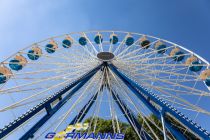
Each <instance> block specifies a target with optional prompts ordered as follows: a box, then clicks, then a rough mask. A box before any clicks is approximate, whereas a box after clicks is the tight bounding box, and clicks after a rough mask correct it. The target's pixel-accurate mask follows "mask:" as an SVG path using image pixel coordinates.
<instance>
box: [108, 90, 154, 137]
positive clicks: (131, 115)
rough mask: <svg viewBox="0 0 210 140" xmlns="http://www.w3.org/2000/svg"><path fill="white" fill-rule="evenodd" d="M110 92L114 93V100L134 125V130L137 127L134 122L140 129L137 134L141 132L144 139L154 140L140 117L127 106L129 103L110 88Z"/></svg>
mask: <svg viewBox="0 0 210 140" xmlns="http://www.w3.org/2000/svg"><path fill="white" fill-rule="evenodd" d="M110 92H111V94H112V97H113V99H114V101H115V102H116V104H117V105H118V107H119V108H120V110H121V111H122V113H123V114H125V118H126V119H127V121H128V122H129V123H130V125H131V126H132V127H133V130H135V131H136V129H135V128H134V126H133V125H132V124H134V125H135V126H136V128H137V131H138V132H136V133H137V134H138V133H140V137H141V139H142V140H152V138H151V137H150V135H149V134H148V133H147V132H146V131H145V130H143V128H142V126H141V124H140V123H139V122H138V119H137V118H136V116H135V115H134V113H133V112H132V111H131V109H130V108H128V107H127V105H126V104H125V103H124V102H123V101H122V100H121V99H120V97H119V96H118V95H117V94H116V93H115V92H114V91H113V90H110ZM123 108H124V109H123ZM129 118H130V119H129ZM145 138H146V139H145Z"/></svg>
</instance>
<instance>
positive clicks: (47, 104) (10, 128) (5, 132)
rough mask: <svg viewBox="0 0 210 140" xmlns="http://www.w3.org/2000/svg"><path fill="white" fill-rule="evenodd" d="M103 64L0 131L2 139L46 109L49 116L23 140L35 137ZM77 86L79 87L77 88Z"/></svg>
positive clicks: (35, 126)
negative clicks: (53, 104) (53, 105)
mask: <svg viewBox="0 0 210 140" xmlns="http://www.w3.org/2000/svg"><path fill="white" fill-rule="evenodd" d="M102 65H103V64H101V65H99V66H97V67H95V68H94V69H92V70H91V71H89V72H88V73H86V74H84V75H83V76H81V77H80V78H78V79H77V80H75V81H74V82H72V83H70V84H69V85H68V86H66V87H64V88H63V89H61V90H59V91H58V92H57V93H55V94H53V95H51V96H50V97H48V98H46V99H45V100H44V101H43V102H41V103H40V104H38V105H37V106H35V107H34V108H32V109H30V110H29V111H28V112H26V113H25V114H23V115H22V116H21V117H19V118H17V119H16V120H14V121H13V122H11V123H9V125H6V126H5V127H4V128H3V129H0V139H2V138H3V137H5V136H6V135H8V134H9V133H10V132H12V131H14V130H15V129H16V128H18V127H19V126H21V125H22V124H23V123H24V122H26V121H27V120H29V119H30V118H32V117H33V116H35V115H36V114H37V113H38V112H40V111H41V110H43V109H46V111H47V115H46V116H44V117H43V118H42V119H40V121H38V122H37V123H36V124H35V125H34V126H33V127H32V128H31V129H30V130H29V131H27V132H26V133H25V134H24V136H23V137H21V139H22V140H26V139H29V138H31V137H33V134H34V133H35V132H36V131H37V130H38V129H39V128H40V127H41V126H42V125H43V124H44V123H45V122H46V121H47V120H49V118H51V116H52V115H53V114H55V113H56V112H57V111H58V109H60V108H61V107H62V106H63V105H64V104H65V103H66V102H67V101H68V100H69V99H70V97H71V96H72V94H74V93H75V92H76V91H77V90H79V89H80V88H81V87H82V86H83V85H84V84H85V83H86V82H87V81H88V80H89V79H90V78H91V77H92V76H93V75H94V74H95V73H96V72H97V71H98V70H99V69H100V68H101V67H102ZM76 85H77V86H76ZM75 86H76V87H75ZM73 87H75V88H74V89H73V90H72V91H71V92H70V93H69V94H67V95H66V96H65V97H64V98H63V99H62V98H61V96H62V95H63V94H65V93H67V92H68V91H69V90H71V89H72V88H73ZM57 99H60V101H59V103H58V104H57V105H56V106H55V107H53V108H51V103H52V102H54V101H55V100H57Z"/></svg>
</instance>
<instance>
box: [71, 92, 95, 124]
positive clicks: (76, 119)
mask: <svg viewBox="0 0 210 140" xmlns="http://www.w3.org/2000/svg"><path fill="white" fill-rule="evenodd" d="M97 97H98V92H97V93H96V94H95V95H93V96H92V97H91V98H90V100H89V101H88V103H87V104H85V105H84V106H83V108H82V109H81V110H80V112H79V113H78V114H77V115H76V116H75V117H74V119H73V120H72V121H71V122H70V125H74V124H75V123H77V122H81V121H82V120H83V119H84V117H85V115H86V114H87V113H88V111H89V110H90V108H91V107H92V105H93V103H95V101H96V99H97Z"/></svg>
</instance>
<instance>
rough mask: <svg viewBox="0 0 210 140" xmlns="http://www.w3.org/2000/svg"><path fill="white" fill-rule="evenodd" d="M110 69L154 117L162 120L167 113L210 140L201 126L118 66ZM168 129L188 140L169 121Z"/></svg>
mask: <svg viewBox="0 0 210 140" xmlns="http://www.w3.org/2000/svg"><path fill="white" fill-rule="evenodd" d="M108 67H109V68H110V69H111V70H112V71H113V72H114V73H115V74H116V75H117V76H118V77H119V78H120V79H121V80H122V81H123V82H124V83H125V84H126V85H127V86H128V88H129V89H130V90H131V91H132V92H133V93H134V94H135V95H136V96H137V97H138V98H139V99H140V100H141V101H142V102H143V103H144V104H145V105H146V106H147V107H148V108H149V109H150V110H151V111H152V113H153V114H154V115H156V116H157V118H158V119H159V120H161V114H160V113H163V112H164V113H163V114H162V115H163V117H164V115H165V113H169V114H170V115H171V116H173V117H174V118H175V119H176V120H178V121H179V122H181V123H182V124H183V125H184V126H185V127H187V128H188V129H189V130H190V131H191V132H192V133H193V134H195V135H196V136H198V137H200V138H202V139H205V140H208V139H210V134H209V133H208V132H207V131H206V130H205V129H203V128H201V126H199V125H198V124H196V123H195V122H193V121H192V120H191V119H189V118H188V117H186V116H185V115H183V114H182V113H181V112H179V111H178V110H176V109H175V108H174V107H172V106H171V105H169V104H168V103H167V102H165V101H164V100H163V99H162V98H160V97H158V95H156V94H154V93H152V92H150V91H148V90H147V89H146V88H144V87H143V86H141V85H139V84H138V83H137V82H136V81H134V80H132V79H131V78H129V77H128V76H127V75H126V74H124V73H123V72H121V71H119V70H118V68H117V67H116V66H114V65H113V64H111V63H108ZM151 101H152V102H153V103H155V104H157V105H158V106H160V107H161V108H160V109H158V108H157V107H155V106H154V105H153V104H152V103H151ZM165 126H166V128H167V129H168V130H169V131H170V132H171V133H172V134H173V135H174V136H175V137H176V138H177V139H186V138H185V137H184V135H183V134H182V133H180V132H179V131H178V130H177V129H176V128H174V127H173V125H172V124H171V123H170V122H169V121H165Z"/></svg>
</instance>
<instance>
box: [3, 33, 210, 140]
mask: <svg viewBox="0 0 210 140" xmlns="http://www.w3.org/2000/svg"><path fill="white" fill-rule="evenodd" d="M209 101H210V69H209V62H207V61H206V60H205V59H203V58H202V57H201V56H199V55H197V54H195V53H194V52H192V51H190V50H188V49H186V48H184V47H182V46H180V45H177V44H175V43H172V42H170V41H167V40H164V39H160V38H157V37H153V36H150V35H145V34H139V33H131V32H123V31H89V32H74V33H69V34H65V35H61V36H56V37H51V38H48V39H46V40H43V41H40V42H37V43H34V44H32V45H30V46H28V47H26V48H24V49H22V50H19V51H18V52H17V53H16V54H14V55H12V56H10V57H8V58H7V59H6V60H4V61H3V62H1V65H0V128H1V129H0V139H21V140H25V139H44V136H45V135H46V134H47V133H48V132H59V131H62V130H64V129H66V127H67V126H68V125H70V124H76V123H80V122H83V121H84V119H85V118H92V121H91V122H90V123H91V126H93V127H94V130H95V128H97V127H98V125H97V121H96V120H97V119H93V118H97V117H98V118H103V119H110V120H112V123H111V124H110V125H111V127H112V128H113V131H114V132H121V129H122V128H121V125H119V122H127V123H129V124H130V126H131V127H132V128H133V131H134V132H135V133H136V135H137V136H138V139H141V140H144V139H164V140H167V139H169V140H174V139H189V137H188V136H189V134H190V135H191V136H192V137H193V138H196V139H210V134H209V132H208V131H207V130H210V127H209V125H208V123H210V122H209V121H208V120H210V108H209V105H210V104H209ZM151 114H152V115H154V116H155V117H156V118H157V120H158V121H159V122H160V124H157V123H156V122H155V121H154V120H153V119H151V118H149V117H148V116H149V115H151ZM138 118H140V119H141V120H142V122H141V123H140V122H139V121H138ZM151 125H152V127H151ZM201 126H203V127H201ZM146 128H147V129H146ZM204 128H205V129H204ZM154 129H156V130H158V132H160V133H161V137H160V136H159V135H158V134H157V133H156V132H157V131H155V130H154ZM148 131H149V132H148Z"/></svg>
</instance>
